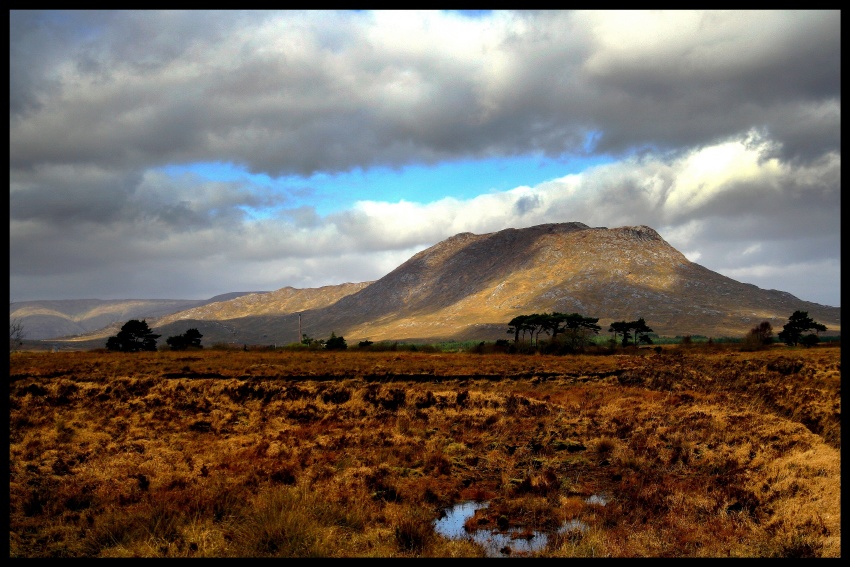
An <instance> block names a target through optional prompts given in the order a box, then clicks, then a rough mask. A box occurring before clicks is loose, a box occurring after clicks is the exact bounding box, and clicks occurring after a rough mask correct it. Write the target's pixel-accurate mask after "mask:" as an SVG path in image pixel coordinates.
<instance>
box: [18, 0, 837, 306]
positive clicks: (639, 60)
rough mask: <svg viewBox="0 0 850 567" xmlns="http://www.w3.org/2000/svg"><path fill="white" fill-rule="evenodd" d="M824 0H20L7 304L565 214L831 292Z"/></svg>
mask: <svg viewBox="0 0 850 567" xmlns="http://www.w3.org/2000/svg"><path fill="white" fill-rule="evenodd" d="M840 16H841V14H840V11H838V10H835V11H828V10H823V11H821V10H818V11H799V10H792V11H783V10H780V11H687V10H676V11H649V12H643V11H622V12H620V11H608V10H605V11H599V12H597V11H584V10H582V11H554V12H537V11H519V12H512V11H489V12H455V11H453V12H444V11H398V12H397V11H375V12H371V11H319V10H315V11H271V12H260V11H245V12H240V11H226V12H217V11H185V12H184V11H149V10H144V11H132V10H130V11H70V12H62V11H59V12H37V11H11V12H10V13H9V19H10V22H9V23H10V25H9V31H10V41H9V79H10V82H9V121H10V128H9V146H10V148H9V225H10V227H9V229H10V239H9V240H10V244H9V255H10V260H9V271H10V277H9V282H10V292H9V300H10V303H11V302H19V301H33V300H57V299H207V298H210V297H213V296H215V295H218V294H222V293H229V292H244V291H273V290H276V289H280V288H283V287H287V286H291V287H295V288H314V287H321V286H325V285H335V284H341V283H345V282H365V281H372V280H377V279H379V278H381V277H383V276H384V275H386V274H388V273H389V272H391V271H392V270H394V269H395V268H396V267H398V266H399V265H401V264H402V263H403V262H405V261H406V260H407V259H409V258H410V257H411V256H413V255H414V254H415V253H417V252H419V251H421V250H424V249H426V248H428V247H430V246H433V245H434V244H437V243H438V242H440V241H442V240H444V239H446V238H449V237H451V236H453V235H455V234H458V233H461V232H472V233H475V234H485V233H491V232H496V231H499V230H503V229H506V228H525V227H529V226H534V225H538V224H544V223H560V222H582V223H584V224H587V225H589V226H594V227H595V226H605V227H608V228H615V227H620V226H635V225H646V226H650V227H652V228H653V229H655V230H656V231H658V233H659V234H660V235H661V236H662V238H664V239H665V240H666V241H667V242H668V243H669V244H670V245H672V246H673V247H675V248H676V249H677V250H679V251H680V252H682V253H683V254H684V255H685V256H686V257H687V258H688V259H689V260H691V261H693V262H696V263H698V264H700V265H702V266H705V267H706V268H709V269H710V270H713V271H715V272H718V273H720V274H723V275H725V276H728V277H730V278H733V279H735V280H737V281H740V282H745V283H751V284H755V285H757V286H758V287H761V288H764V289H778V290H781V291H786V292H789V293H791V294H793V295H795V296H796V297H798V298H800V299H803V300H806V301H813V302H816V303H820V304H824V305H831V306H840V294H839V289H840V279H841V260H840V190H841V181H840V178H841V139H840V126H841V89H840V50H841V39H840V38H841V25H840V19H841V17H840Z"/></svg>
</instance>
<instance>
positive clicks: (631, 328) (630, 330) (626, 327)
mask: <svg viewBox="0 0 850 567" xmlns="http://www.w3.org/2000/svg"><path fill="white" fill-rule="evenodd" d="M608 332H609V333H614V341H615V342H616V340H617V335H620V336H622V337H623V339H622V342H621V344H622V345H623V346H624V347H625V346H629V344H630V343H631V342H632V341H634V343H633V344H638V343H644V344H648V345H651V344H652V338H650V336H649V334H650V333H652V329H650V328H649V327H648V326H647V324H646V321H644V319H643V317H641V318H640V319H638V320H637V321H615V322H613V323H611V326H610V327H609V329H608Z"/></svg>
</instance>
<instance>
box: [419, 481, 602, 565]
mask: <svg viewBox="0 0 850 567" xmlns="http://www.w3.org/2000/svg"><path fill="white" fill-rule="evenodd" d="M585 502H586V503H587V504H591V505H596V506H605V504H607V503H608V499H607V498H606V497H605V496H604V495H601V494H594V495H592V496H590V497H589V498H587V499H586V500H585ZM488 506H490V503H489V502H474V501H469V502H461V503H459V504H455V505H454V506H453V507H452V508H450V509H448V510H446V511H445V516H443V517H442V518H440V519H438V520H435V521H434V531H435V532H436V533H437V534H439V535H441V536H443V537H446V538H449V539H470V540H472V541H474V542H475V543H477V544H478V545H480V546H481V547H482V548H484V553H485V554H486V555H487V557H509V556H511V555H527V554H530V553H533V552H535V551H540V550H542V549H545V548H546V545H547V544H548V543H549V536H548V535H547V534H546V533H544V532H538V531H534V532H531V534H528V533H527V532H525V530H521V529H520V528H511V529H510V530H509V531H508V532H507V533H500V532H497V531H493V530H483V529H482V530H476V531H475V532H473V533H469V532H467V531H466V530H465V529H464V527H463V525H464V523H466V521H467V520H468V519H469V518H471V517H472V516H474V515H475V511H476V510H480V509H482V508H487V507H488ZM587 529H588V525H587V524H586V523H584V522H582V521H581V520H576V519H573V520H568V521H566V522H564V523H563V524H562V525H561V526H560V527H559V528H558V533H559V534H564V533H568V532H571V531H575V530H578V531H582V532H584V531H587ZM520 534H522V535H520Z"/></svg>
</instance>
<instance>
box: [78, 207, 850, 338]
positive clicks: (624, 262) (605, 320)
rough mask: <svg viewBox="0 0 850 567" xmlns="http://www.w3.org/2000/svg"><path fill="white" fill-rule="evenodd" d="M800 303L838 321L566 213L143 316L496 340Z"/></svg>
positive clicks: (767, 313)
mask: <svg viewBox="0 0 850 567" xmlns="http://www.w3.org/2000/svg"><path fill="white" fill-rule="evenodd" d="M796 310H801V311H808V312H809V315H810V316H811V317H813V318H814V319H815V320H816V321H818V322H820V323H823V324H824V325H826V326H827V327H828V329H829V331H840V327H841V325H840V308H838V307H829V306H824V305H820V304H817V303H811V302H807V301H803V300H800V299H798V298H796V297H794V296H793V295H791V294H789V293H786V292H782V291H777V290H765V289H761V288H758V287H756V286H754V285H751V284H745V283H741V282H737V281H735V280H733V279H731V278H728V277H726V276H723V275H720V274H718V273H716V272H713V271H711V270H709V269H707V268H705V267H703V266H700V265H698V264H695V263H693V262H691V261H689V260H688V259H687V258H685V256H684V255H682V254H681V253H680V252H679V251H677V250H676V249H675V248H673V247H672V246H670V245H669V244H668V243H667V242H666V241H665V240H664V239H663V238H662V237H661V236H660V235H659V234H658V233H657V232H656V231H655V230H654V229H652V228H650V227H648V226H624V227H619V228H612V229H609V228H605V227H596V228H591V227H589V226H587V225H585V224H583V223H580V222H570V223H556V224H544V225H539V226H534V227H530V228H523V229H513V228H509V229H506V230H501V231H498V232H494V233H489V234H481V235H476V234H472V233H461V234H458V235H455V236H453V237H451V238H448V239H446V240H444V241H442V242H440V243H438V244H436V245H434V246H432V247H430V248H428V249H426V250H423V251H422V252H419V253H418V254H416V255H414V256H413V257H411V258H410V259H409V260H407V261H406V262H404V263H403V264H402V265H400V266H399V267H397V268H396V269H395V270H393V271H392V272H390V273H389V274H387V275H386V276H384V277H383V278H380V279H379V280H376V281H374V282H371V283H370V282H366V283H361V284H342V285H340V286H327V287H325V288H317V289H305V290H296V289H293V288H283V289H280V290H278V291H276V292H270V293H267V294H263V295H260V296H256V297H255V296H243V297H239V298H236V299H234V300H231V301H228V302H221V303H219V304H216V305H215V306H205V307H202V308H197V307H196V308H193V309H191V310H187V311H182V312H179V313H174V314H172V315H168V316H165V317H162V318H160V319H158V320H155V321H148V322H149V324H150V325H151V327H152V328H153V329H154V330H155V331H156V332H157V333H160V334H162V335H163V337H167V336H172V335H177V334H182V333H184V332H185V331H186V330H187V329H188V328H193V327H194V328H197V329H198V330H199V331H200V332H201V333H202V334H203V335H204V339H203V343H204V344H205V345H211V344H214V343H216V342H230V343H237V344H243V343H244V344H288V343H292V342H297V340H298V339H299V337H300V335H299V330H300V331H301V332H303V333H305V334H308V335H309V336H311V337H314V338H327V337H328V336H329V335H330V334H331V332H335V333H336V334H337V335H338V336H340V335H341V336H344V337H345V338H346V340H347V341H348V342H349V344H356V342H358V341H360V340H365V339H368V340H372V341H382V340H398V341H443V340H493V339H497V338H507V326H508V325H507V324H508V321H510V320H511V319H512V318H514V317H515V316H517V315H522V314H530V313H543V312H553V311H560V312H563V313H572V312H577V313H580V314H582V315H585V316H589V317H598V318H599V324H600V325H601V326H602V327H603V333H604V332H605V331H606V330H607V328H608V325H609V324H610V323H611V322H613V321H620V320H629V321H631V320H635V319H638V318H640V317H643V318H644V319H645V320H646V322H647V324H648V325H649V326H650V327H651V328H652V329H653V330H654V331H655V332H656V333H657V334H659V335H662V336H677V335H678V336H684V335H704V336H710V337H724V336H735V337H742V336H743V335H744V334H746V332H747V331H749V329H751V328H752V327H754V326H756V325H758V324H759V323H760V322H762V321H768V322H770V323H771V325H773V327H774V329H776V331H777V332H778V331H779V330H781V328H782V325H784V324H785V323H786V322H787V321H788V317H789V316H790V315H791V313H793V312H794V311H796ZM110 334H114V333H110ZM105 336H107V334H104V333H99V334H98V337H97V338H98V339H100V343H101V344H102V343H103V338H105ZM86 338H87V339H91V340H94V339H95V336H93V335H90V336H89V337H86Z"/></svg>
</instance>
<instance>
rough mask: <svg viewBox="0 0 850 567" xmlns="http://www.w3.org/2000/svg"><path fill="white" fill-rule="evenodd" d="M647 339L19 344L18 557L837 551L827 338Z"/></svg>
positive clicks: (13, 462) (13, 394)
mask: <svg viewBox="0 0 850 567" xmlns="http://www.w3.org/2000/svg"><path fill="white" fill-rule="evenodd" d="M660 350H661V352H656V350H655V349H642V350H621V351H618V353H617V354H613V355H611V354H609V355H569V356H546V355H508V354H492V353H491V354H472V353H446V352H408V351H396V352H356V351H344V352H328V351H309V352H307V351H305V352H295V351H280V350H277V351H260V350H257V351H241V350H214V349H205V350H200V351H187V352H165V351H162V352H150V353H136V354H122V353H110V352H105V351H99V352H94V351H93V352H57V353H50V352H17V353H12V354H11V356H10V366H9V374H10V398H9V400H10V416H9V418H10V421H9V423H10V453H9V457H10V492H9V493H10V509H9V518H10V536H9V542H10V557H68V558H72V557H399V558H408V557H484V556H488V555H489V556H493V555H494V554H495V555H497V556H508V555H513V556H516V555H522V554H524V553H528V554H531V555H534V556H538V557H726V556H733V557H840V550H841V527H840V514H841V512H840V478H841V460H840V447H841V427H840V421H841V419H840V415H841V395H840V392H841V362H840V360H841V356H840V344H839V343H828V344H827V343H825V344H822V345H820V346H818V347H814V348H810V349H805V348H790V347H785V346H780V345H775V346H773V347H771V348H769V349H766V350H760V351H754V352H744V351H742V350H740V348H739V347H738V346H737V345H734V344H722V345H718V344H715V345H706V344H694V345H691V346H689V347H685V346H676V345H665V347H664V348H663V349H660ZM463 502H474V503H477V504H478V505H481V506H482V507H480V508H478V509H477V510H475V511H474V514H473V515H471V516H470V517H469V518H467V519H466V520H465V528H466V529H465V530H463V529H462V530H461V532H462V533H463V534H468V537H467V536H462V537H459V538H449V537H445V536H443V535H440V533H437V532H436V531H435V529H434V527H435V523H436V522H437V521H438V520H440V519H441V518H444V515H445V513H446V511H447V510H450V509H451V507H452V506H454V505H457V504H460V503H463ZM485 504H486V507H483V506H484V505H485ZM472 510H473V507H470V508H469V513H470V514H472ZM481 533H485V534H491V536H492V537H496V536H497V535H498V536H499V537H501V538H502V539H498V540H497V541H500V542H503V543H500V544H499V547H498V548H497V549H495V550H493V549H488V548H487V547H486V546H484V545H479V543H480V542H478V543H476V542H477V541H478V540H475V541H473V539H474V538H473V535H475V534H481ZM505 541H507V543H504V542H505ZM523 542H525V543H526V544H528V543H529V542H544V543H542V544H541V545H540V546H538V547H536V548H534V549H533V550H531V551H528V550H527V549H528V545H523Z"/></svg>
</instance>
